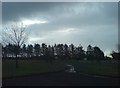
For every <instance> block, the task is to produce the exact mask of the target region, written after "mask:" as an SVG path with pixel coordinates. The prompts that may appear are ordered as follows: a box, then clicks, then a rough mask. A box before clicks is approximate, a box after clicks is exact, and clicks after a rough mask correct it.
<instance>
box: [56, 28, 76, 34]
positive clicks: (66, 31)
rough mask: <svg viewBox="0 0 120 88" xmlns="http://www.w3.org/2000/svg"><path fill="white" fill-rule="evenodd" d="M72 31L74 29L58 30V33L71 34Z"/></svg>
mask: <svg viewBox="0 0 120 88" xmlns="http://www.w3.org/2000/svg"><path fill="white" fill-rule="evenodd" d="M74 30H75V29H74V28H68V29H64V30H58V32H62V33H70V32H73V31H74Z"/></svg>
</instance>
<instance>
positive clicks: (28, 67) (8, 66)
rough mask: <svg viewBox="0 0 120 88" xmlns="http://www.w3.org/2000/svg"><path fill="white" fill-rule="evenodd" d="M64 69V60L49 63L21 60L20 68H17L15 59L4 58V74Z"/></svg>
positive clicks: (17, 74)
mask: <svg viewBox="0 0 120 88" xmlns="http://www.w3.org/2000/svg"><path fill="white" fill-rule="evenodd" d="M63 69H64V64H63V63H62V62H53V64H50V63H47V62H46V61H44V60H19V68H17V69H16V68H15V60H3V62H2V74H3V75H2V76H3V78H4V77H14V76H21V75H30V74H36V73H46V72H55V71H60V70H63Z"/></svg>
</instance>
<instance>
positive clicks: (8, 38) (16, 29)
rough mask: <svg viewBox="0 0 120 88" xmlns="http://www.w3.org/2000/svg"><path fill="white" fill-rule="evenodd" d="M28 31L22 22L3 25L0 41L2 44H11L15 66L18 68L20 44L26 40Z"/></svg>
mask: <svg viewBox="0 0 120 88" xmlns="http://www.w3.org/2000/svg"><path fill="white" fill-rule="evenodd" d="M27 36H28V33H27V31H26V27H25V26H24V24H23V23H11V24H9V25H7V26H4V27H3V31H2V42H3V43H4V44H6V45H7V44H13V45H14V46H15V47H14V53H15V56H16V68H18V54H19V53H20V48H21V46H22V45H23V44H24V43H25V42H26V40H27Z"/></svg>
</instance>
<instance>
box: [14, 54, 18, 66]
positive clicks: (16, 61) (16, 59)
mask: <svg viewBox="0 0 120 88" xmlns="http://www.w3.org/2000/svg"><path fill="white" fill-rule="evenodd" d="M15 65H16V68H18V57H17V54H16V58H15Z"/></svg>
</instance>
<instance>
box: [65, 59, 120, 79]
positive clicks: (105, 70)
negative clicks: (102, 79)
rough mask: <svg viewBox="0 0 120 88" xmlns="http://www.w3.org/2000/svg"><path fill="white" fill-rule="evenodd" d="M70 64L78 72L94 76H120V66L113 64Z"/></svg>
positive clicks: (84, 62) (90, 62)
mask: <svg viewBox="0 0 120 88" xmlns="http://www.w3.org/2000/svg"><path fill="white" fill-rule="evenodd" d="M67 62H68V63H69V64H72V65H73V66H74V67H75V69H76V71H78V72H81V73H85V74H92V75H105V76H113V77H118V76H119V68H120V64H118V63H112V62H103V61H100V62H97V61H76V60H69V61H67Z"/></svg>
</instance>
